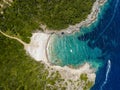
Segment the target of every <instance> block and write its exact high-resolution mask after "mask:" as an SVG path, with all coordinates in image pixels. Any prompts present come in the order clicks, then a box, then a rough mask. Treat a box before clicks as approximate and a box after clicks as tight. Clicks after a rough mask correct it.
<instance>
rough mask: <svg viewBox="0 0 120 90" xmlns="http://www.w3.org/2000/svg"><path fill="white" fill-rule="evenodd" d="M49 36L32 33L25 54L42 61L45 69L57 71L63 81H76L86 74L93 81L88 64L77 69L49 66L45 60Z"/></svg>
mask: <svg viewBox="0 0 120 90" xmlns="http://www.w3.org/2000/svg"><path fill="white" fill-rule="evenodd" d="M49 37H50V34H45V33H42V32H37V33H33V34H32V37H31V42H30V43H29V44H28V45H27V46H26V47H25V50H26V51H27V53H28V54H29V55H30V56H31V57H32V58H34V59H35V60H36V61H42V62H43V63H44V64H45V65H46V66H47V67H49V68H51V69H53V70H55V71H59V72H60V74H61V76H62V78H64V79H74V80H77V79H79V77H80V74H82V73H87V74H88V77H89V79H90V80H92V81H94V80H95V71H94V70H93V69H91V68H90V65H89V64H88V63H85V64H84V65H82V66H80V67H79V68H78V69H73V68H70V67H68V66H65V67H61V66H56V65H51V64H50V62H48V59H47V53H46V50H47V49H46V48H47V43H48V40H49Z"/></svg>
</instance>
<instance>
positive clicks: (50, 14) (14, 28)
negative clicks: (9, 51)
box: [0, 0, 95, 42]
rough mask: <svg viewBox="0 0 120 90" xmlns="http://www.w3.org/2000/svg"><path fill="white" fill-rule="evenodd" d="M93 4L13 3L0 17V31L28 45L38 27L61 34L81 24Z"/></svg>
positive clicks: (88, 0) (63, 0)
mask: <svg viewBox="0 0 120 90" xmlns="http://www.w3.org/2000/svg"><path fill="white" fill-rule="evenodd" d="M94 2H95V0H14V2H13V3H12V5H11V6H10V7H8V8H5V9H4V10H3V11H4V14H0V29H1V30H2V31H4V32H5V31H7V32H9V34H13V35H16V36H17V37H19V38H21V39H23V40H24V41H26V42H28V41H29V37H30V36H31V32H32V31H33V30H35V29H38V28H39V25H40V23H42V24H45V25H47V28H49V29H56V30H60V29H63V28H66V27H68V25H71V24H75V23H78V22H80V21H82V20H84V19H85V18H86V17H87V15H88V14H89V13H90V12H91V8H92V5H93V3H94Z"/></svg>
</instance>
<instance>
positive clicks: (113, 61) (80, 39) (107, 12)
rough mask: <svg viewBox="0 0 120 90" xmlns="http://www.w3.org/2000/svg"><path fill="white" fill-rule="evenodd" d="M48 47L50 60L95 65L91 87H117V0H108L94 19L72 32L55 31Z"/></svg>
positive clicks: (119, 56) (119, 2) (114, 89)
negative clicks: (61, 33)
mask: <svg viewBox="0 0 120 90" xmlns="http://www.w3.org/2000/svg"><path fill="white" fill-rule="evenodd" d="M54 38H55V39H54V40H53V42H52V43H53V45H51V46H50V47H49V49H50V50H49V51H50V52H49V53H50V56H49V58H50V60H52V61H51V62H52V63H53V64H57V65H61V66H65V65H73V66H79V65H81V64H83V63H85V62H89V63H90V64H91V65H92V66H93V67H94V68H97V72H96V81H95V85H94V86H93V87H92V88H91V90H120V0H108V1H107V3H106V4H105V5H104V6H102V7H101V11H100V13H99V15H98V18H97V21H96V22H94V23H93V24H91V25H90V26H89V27H82V28H81V29H80V32H76V33H74V34H72V35H63V36H59V35H56V36H55V37H54Z"/></svg>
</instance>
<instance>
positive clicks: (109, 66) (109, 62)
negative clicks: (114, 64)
mask: <svg viewBox="0 0 120 90" xmlns="http://www.w3.org/2000/svg"><path fill="white" fill-rule="evenodd" d="M110 70H111V61H110V60H108V65H107V72H106V77H105V81H104V82H103V84H102V85H101V90H102V89H103V87H104V85H105V84H106V83H107V80H108V75H109V72H110Z"/></svg>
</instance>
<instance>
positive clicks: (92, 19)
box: [40, 0, 107, 34]
mask: <svg viewBox="0 0 120 90" xmlns="http://www.w3.org/2000/svg"><path fill="white" fill-rule="evenodd" d="M106 2H107V0H96V1H95V3H94V4H93V7H92V11H91V13H90V14H89V15H88V17H87V18H86V19H85V20H84V21H81V22H80V23H77V24H75V25H69V27H68V28H65V29H62V30H60V31H58V30H49V29H48V28H46V25H40V27H41V28H42V29H43V31H44V33H47V34H53V33H55V34H61V33H62V32H64V33H65V34H71V33H74V32H77V31H79V30H80V28H81V27H82V26H89V25H91V24H92V23H94V22H95V21H96V19H97V16H98V13H99V12H100V6H102V5H104V4H105V3H106Z"/></svg>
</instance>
